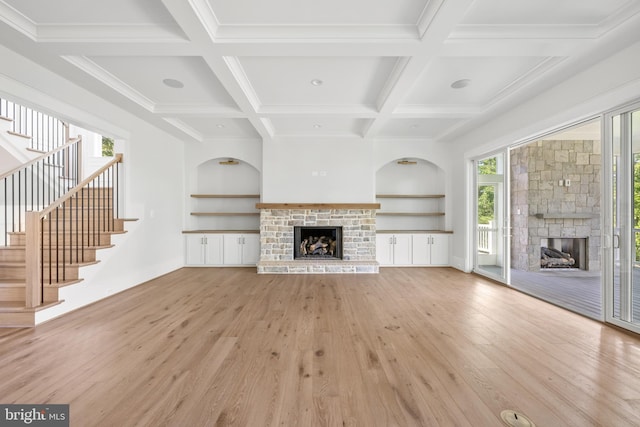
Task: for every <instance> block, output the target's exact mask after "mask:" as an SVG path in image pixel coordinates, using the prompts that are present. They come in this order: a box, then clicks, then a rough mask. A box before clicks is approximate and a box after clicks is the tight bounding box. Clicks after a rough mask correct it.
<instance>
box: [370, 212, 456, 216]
mask: <svg viewBox="0 0 640 427" xmlns="http://www.w3.org/2000/svg"><path fill="white" fill-rule="evenodd" d="M376 215H388V216H444V212H378V213H377V214H376Z"/></svg>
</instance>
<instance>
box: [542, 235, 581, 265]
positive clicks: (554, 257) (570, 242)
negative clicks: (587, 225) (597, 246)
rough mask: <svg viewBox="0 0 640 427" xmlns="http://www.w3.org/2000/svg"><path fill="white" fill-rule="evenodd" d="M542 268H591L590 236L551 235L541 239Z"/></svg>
mask: <svg viewBox="0 0 640 427" xmlns="http://www.w3.org/2000/svg"><path fill="white" fill-rule="evenodd" d="M540 246H541V247H540V267H541V268H577V269H581V270H589V256H588V254H587V250H588V248H589V244H588V238H584V237H582V238H579V237H549V238H546V239H545V238H543V239H540Z"/></svg>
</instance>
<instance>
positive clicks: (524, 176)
mask: <svg viewBox="0 0 640 427" xmlns="http://www.w3.org/2000/svg"><path fill="white" fill-rule="evenodd" d="M600 161H601V160H600V141H591V140H544V141H538V142H534V143H532V144H528V145H525V146H522V147H519V148H517V149H514V150H512V151H511V224H512V227H513V231H512V236H513V237H512V240H511V253H512V258H511V266H512V268H515V269H518V270H523V271H540V268H541V267H542V265H541V264H542V262H543V257H544V254H543V253H542V248H543V247H555V248H556V249H558V250H560V251H562V252H567V251H569V249H568V248H569V246H568V245H569V244H571V249H570V250H571V251H572V252H573V254H572V257H573V258H575V253H576V252H580V255H579V258H582V257H583V258H584V260H582V261H580V259H578V260H576V263H578V262H580V266H579V267H578V268H581V269H584V270H589V271H600V269H601V260H600V252H601V251H600V246H601V238H600V233H601V230H600V177H601V166H600ZM550 242H551V243H550ZM563 242H564V243H563ZM574 242H575V245H582V246H583V248H580V247H579V246H574ZM563 245H564V246H563ZM558 246H559V247H558ZM563 248H564V250H563Z"/></svg>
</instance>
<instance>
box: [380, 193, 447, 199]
mask: <svg viewBox="0 0 640 427" xmlns="http://www.w3.org/2000/svg"><path fill="white" fill-rule="evenodd" d="M376 197H377V198H378V199H442V198H444V194H376Z"/></svg>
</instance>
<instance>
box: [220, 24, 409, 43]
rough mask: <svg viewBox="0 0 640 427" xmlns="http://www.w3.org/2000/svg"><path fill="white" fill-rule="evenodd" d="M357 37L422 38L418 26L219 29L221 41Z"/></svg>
mask: <svg viewBox="0 0 640 427" xmlns="http://www.w3.org/2000/svg"><path fill="white" fill-rule="evenodd" d="M354 40H358V41H363V42H368V43H388V42H390V41H392V42H393V41H397V40H414V41H415V40H419V35H418V29H417V27H416V26H415V25H221V26H219V27H218V28H217V31H216V41H218V42H223V41H224V42H245V43H246V42H251V43H259V44H263V43H267V42H268V43H274V42H294V43H307V42H319V41H331V42H335V43H341V42H345V41H354Z"/></svg>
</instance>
